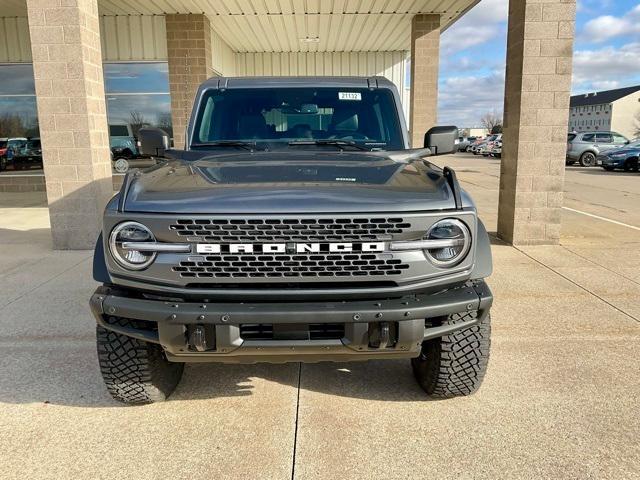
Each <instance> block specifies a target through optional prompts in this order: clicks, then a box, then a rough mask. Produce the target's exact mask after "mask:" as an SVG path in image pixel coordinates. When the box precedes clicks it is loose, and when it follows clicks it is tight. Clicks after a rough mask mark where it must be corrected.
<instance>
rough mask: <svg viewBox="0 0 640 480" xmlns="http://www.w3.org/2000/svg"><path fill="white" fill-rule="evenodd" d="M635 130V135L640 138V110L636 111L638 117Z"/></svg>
mask: <svg viewBox="0 0 640 480" xmlns="http://www.w3.org/2000/svg"><path fill="white" fill-rule="evenodd" d="M634 126H635V132H634V134H633V135H634V136H635V137H636V138H640V110H638V113H636V119H635V125H634Z"/></svg>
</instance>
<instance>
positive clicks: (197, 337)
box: [189, 325, 207, 352]
mask: <svg viewBox="0 0 640 480" xmlns="http://www.w3.org/2000/svg"><path fill="white" fill-rule="evenodd" d="M189 346H190V347H192V348H193V349H195V351H196V352H204V351H206V350H207V336H206V334H205V331H204V326H202V325H196V326H195V327H193V329H192V330H191V334H190V335H189Z"/></svg>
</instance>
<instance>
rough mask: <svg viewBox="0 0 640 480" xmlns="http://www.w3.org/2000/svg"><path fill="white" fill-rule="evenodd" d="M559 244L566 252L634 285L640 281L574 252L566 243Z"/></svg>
mask: <svg viewBox="0 0 640 480" xmlns="http://www.w3.org/2000/svg"><path fill="white" fill-rule="evenodd" d="M560 246H561V247H562V248H564V249H565V250H567V251H568V252H571V253H573V254H574V255H575V256H577V257H580V258H582V259H583V260H586V261H587V262H589V263H592V264H594V265H595V266H597V267H600V268H602V269H603V270H606V271H607V272H611V273H613V274H614V275H617V276H619V277H622V278H624V279H625V280H629V281H630V282H632V283H635V284H636V285H640V282H638V281H636V280H634V279H633V278H629V277H627V276H626V275H624V274H622V273H620V272H616V271H615V270H612V269H610V268H609V267H607V266H606V265H602V264H600V263H598V262H595V261H593V260H592V259H590V258H589V257H585V256H584V255H581V254H580V253H578V252H576V251H574V250H571V249H570V248H569V247H567V246H566V245H563V244H562V243H560Z"/></svg>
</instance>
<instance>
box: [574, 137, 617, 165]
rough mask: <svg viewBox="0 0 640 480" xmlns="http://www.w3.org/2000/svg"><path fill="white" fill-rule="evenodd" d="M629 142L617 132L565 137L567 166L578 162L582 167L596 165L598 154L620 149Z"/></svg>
mask: <svg viewBox="0 0 640 480" xmlns="http://www.w3.org/2000/svg"><path fill="white" fill-rule="evenodd" d="M628 143H629V140H628V139H627V137H625V136H624V135H620V134H619V133H617V132H580V133H570V134H569V135H568V136H567V160H566V164H567V165H573V164H574V163H575V162H579V163H580V165H582V166H583V167H592V166H594V165H596V159H597V157H598V155H600V153H602V152H605V151H607V150H611V149H612V148H621V147H623V146H624V145H626V144H628Z"/></svg>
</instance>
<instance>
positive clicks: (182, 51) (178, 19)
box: [165, 14, 214, 148]
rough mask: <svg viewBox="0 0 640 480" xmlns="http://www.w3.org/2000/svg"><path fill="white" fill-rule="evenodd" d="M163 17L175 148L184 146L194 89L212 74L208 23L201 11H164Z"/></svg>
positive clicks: (209, 27)
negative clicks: (171, 12)
mask: <svg viewBox="0 0 640 480" xmlns="http://www.w3.org/2000/svg"><path fill="white" fill-rule="evenodd" d="M165 21H166V24H167V52H168V55H169V90H170V92H171V118H172V121H173V139H174V144H175V146H176V148H183V147H184V132H185V128H186V127H187V124H188V123H189V115H190V114H191V109H192V107H193V99H194V98H195V94H196V91H197V90H198V87H199V86H200V84H201V83H202V82H204V81H205V80H206V79H207V78H210V77H212V76H214V73H213V67H212V57H211V26H210V24H209V18H208V17H207V16H206V15H203V14H177V15H167V16H166V17H165Z"/></svg>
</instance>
